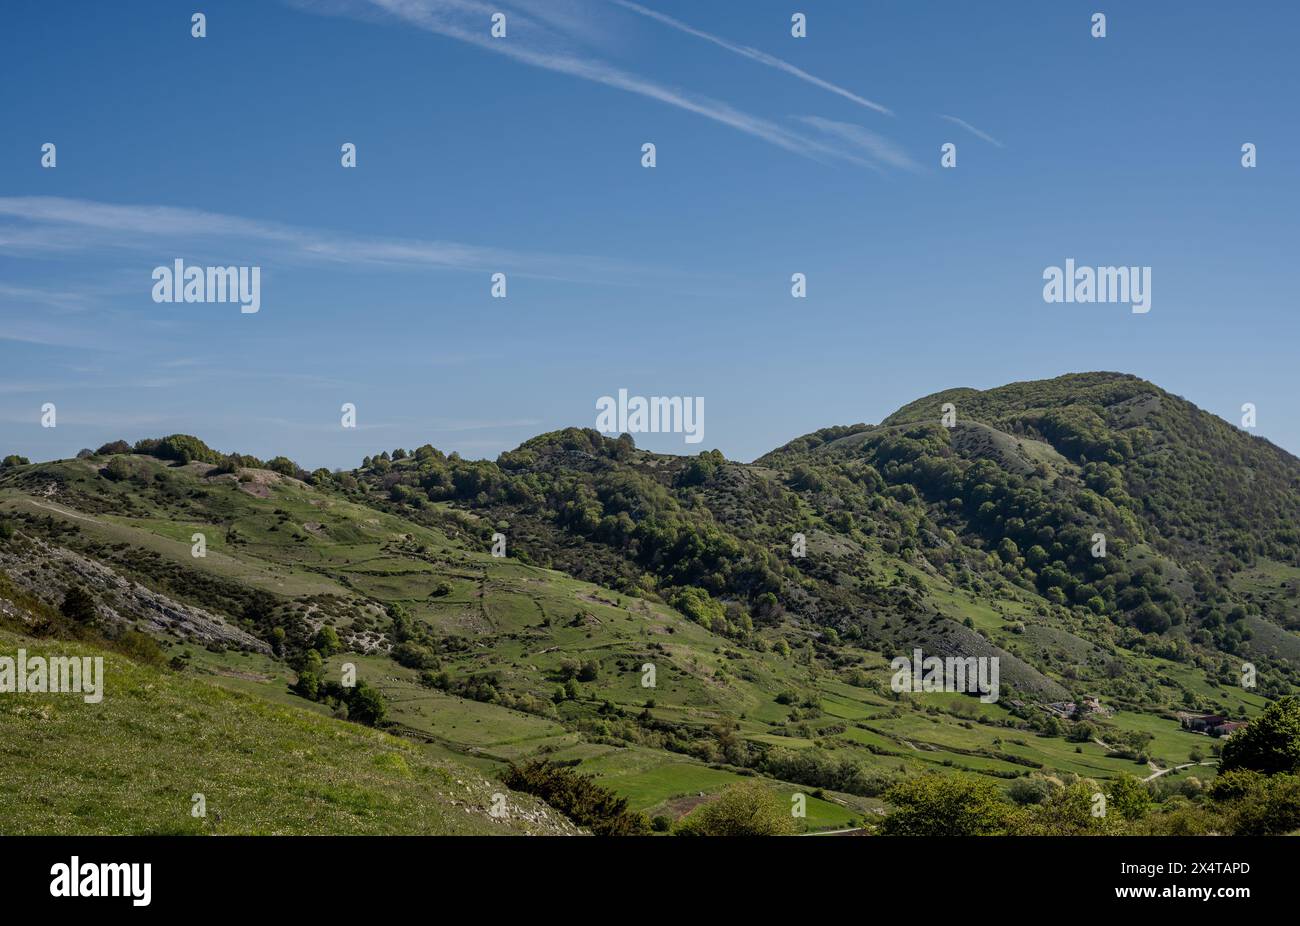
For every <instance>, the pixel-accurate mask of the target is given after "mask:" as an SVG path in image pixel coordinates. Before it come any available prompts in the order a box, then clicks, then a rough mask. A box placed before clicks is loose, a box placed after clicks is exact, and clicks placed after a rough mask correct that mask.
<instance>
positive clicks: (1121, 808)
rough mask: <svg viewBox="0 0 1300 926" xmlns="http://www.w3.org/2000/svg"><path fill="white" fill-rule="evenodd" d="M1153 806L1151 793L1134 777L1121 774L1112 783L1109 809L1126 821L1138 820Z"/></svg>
mask: <svg viewBox="0 0 1300 926" xmlns="http://www.w3.org/2000/svg"><path fill="white" fill-rule="evenodd" d="M1150 805H1151V792H1150V791H1148V790H1147V786H1146V785H1145V784H1143V783H1142V782H1140V781H1138V780H1137V779H1136V778H1134V777H1133V776H1132V775H1129V774H1127V773H1121V774H1120V775H1119V776H1118V777H1117V778H1115V779H1114V780H1113V781H1112V782H1111V783H1110V804H1109V809H1111V810H1114V811H1116V812H1117V813H1119V815H1120V816H1121V817H1123V818H1124V819H1125V820H1137V819H1139V818H1141V817H1142V815H1143V814H1145V813H1146V812H1147V808H1148V807H1149V806H1150Z"/></svg>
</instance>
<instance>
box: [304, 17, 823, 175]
mask: <svg viewBox="0 0 1300 926" xmlns="http://www.w3.org/2000/svg"><path fill="white" fill-rule="evenodd" d="M286 2H289V3H290V4H291V5H293V6H294V7H296V8H298V9H303V10H307V11H310V12H315V13H321V14H325V15H340V14H348V13H356V14H365V13H372V14H373V13H374V12H375V11H382V12H384V13H387V14H390V15H391V16H393V17H396V18H397V19H399V20H400V21H403V22H406V23H408V24H410V25H413V26H416V27H418V28H421V29H424V30H425V31H428V32H432V33H434V34H436V35H441V36H445V37H447V38H452V39H456V40H457V41H460V42H466V43H468V44H470V45H474V46H477V47H478V48H482V49H484V50H486V51H491V52H495V53H496V54H500V55H505V56H506V57H508V58H513V59H514V60H516V61H519V62H521V63H523V64H528V65H532V66H533V67H538V68H543V69H545V70H548V71H555V72H557V73H561V74H568V75H570V76H572V77H577V78H581V79H582V80H587V81H591V82H593V83H597V84H603V85H604V86H607V87H613V88H616V89H618V90H624V91H626V92H628V93H635V94H637V95H638V96H643V97H646V98H648V99H652V100H657V101H658V102H660V103H665V104H667V105H669V106H675V107H677V108H678V109H683V110H686V111H687V112H692V113H695V114H696V115H698V116H703V117H704V118H706V119H711V120H713V121H714V122H718V123H721V124H723V125H726V126H730V127H731V128H733V129H735V130H737V131H739V132H744V133H745V134H747V135H751V136H753V137H755V138H761V139H762V140H763V141H766V142H768V143H769V144H773V145H776V146H777V147H779V148H784V149H785V150H787V151H790V152H792V153H794V154H798V155H800V156H802V157H806V158H811V159H813V160H822V161H825V160H829V159H833V158H841V159H842V158H843V153H842V152H839V151H837V150H835V149H834V148H833V147H832V146H829V145H827V144H825V143H823V142H821V141H818V140H817V139H813V138H808V137H806V136H804V135H801V134H799V133H798V132H793V131H790V130H789V129H787V128H785V127H783V126H781V125H779V124H777V123H775V122H772V121H771V120H769V119H764V118H762V117H759V116H755V115H752V114H750V113H746V112H743V111H742V110H740V109H737V108H736V107H734V106H732V105H731V104H729V103H725V102H723V101H721V100H715V99H711V98H709V97H707V96H701V95H698V94H692V93H688V92H687V91H684V90H678V89H675V88H672V87H668V86H666V85H664V84H661V83H658V82H656V81H654V80H651V79H649V78H646V77H641V76H639V75H637V74H633V73H631V72H629V71H625V70H623V69H622V68H619V67H616V66H615V65H612V64H610V63H608V62H606V61H603V60H600V59H597V58H591V57H585V56H579V55H577V54H574V53H573V52H572V50H569V49H564V48H563V46H564V44H565V41H566V39H565V36H563V35H562V34H560V33H558V32H557V31H556V30H555V29H554V28H552V26H554V25H555V22H554V21H553V22H552V25H551V26H546V25H542V24H541V23H539V22H538V21H537V20H533V19H529V18H528V17H526V16H523V15H521V14H513V15H512V16H508V17H507V23H508V25H507V29H508V31H507V35H508V36H516V31H517V32H518V33H519V34H518V35H517V36H516V37H513V38H506V39H493V38H492V37H491V36H490V35H489V32H488V28H489V25H490V16H491V14H492V12H495V11H498V10H500V9H501V7H500V6H496V5H488V4H483V3H478V2H474V0H351V2H348V0H342V2H341V0H286ZM471 13H472V14H473V15H474V23H475V24H474V25H470V24H468V23H467V22H464V21H463V18H464V17H465V16H466V14H471ZM458 18H459V19H460V20H461V21H457V19H458ZM520 27H522V28H520Z"/></svg>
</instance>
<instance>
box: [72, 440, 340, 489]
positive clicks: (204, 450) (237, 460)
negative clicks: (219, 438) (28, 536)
mask: <svg viewBox="0 0 1300 926" xmlns="http://www.w3.org/2000/svg"><path fill="white" fill-rule="evenodd" d="M132 453H134V454H142V455H146V456H151V457H157V458H159V459H161V460H172V461H174V462H176V463H180V464H182V465H183V464H186V463H210V464H213V465H214V466H216V467H217V472H218V473H235V472H238V471H239V470H240V469H269V470H272V471H274V472H277V473H280V474H281V475H283V476H293V477H294V478H297V479H303V480H306V479H311V478H314V477H313V476H312V474H309V473H308V472H306V471H305V470H304V469H303V468H302V467H300V466H299V465H298V464H297V463H295V462H294V461H293V460H290V459H289V458H288V457H284V456H279V457H274V458H272V459H270V460H266V461H263V460H260V459H258V458H257V457H255V456H251V455H249V454H241V453H221V452H219V451H217V450H213V449H212V448H211V447H209V446H208V445H207V444H205V443H204V442H203V441H201V440H199V438H197V437H194V436H193V435H190V434H170V435H168V436H166V437H148V438H143V439H141V440H138V441H136V442H135V443H134V444H128V443H127V442H126V441H124V440H116V441H110V442H109V443H106V444H103V445H102V446H101V447H100V448H99V449H98V450H95V451H93V452H92V451H90V450H83V451H81V453H79V454H77V456H78V457H83V456H86V457H94V456H120V455H123V454H132ZM116 462H118V461H111V462H110V464H109V468H110V469H111V467H112V466H113V463H116ZM318 472H320V471H318ZM324 472H325V474H326V476H328V475H329V473H328V471H324ZM109 475H110V478H125V477H114V476H113V475H112V474H111V473H110V474H109ZM126 475H127V476H128V477H129V475H130V473H129V471H127V473H126Z"/></svg>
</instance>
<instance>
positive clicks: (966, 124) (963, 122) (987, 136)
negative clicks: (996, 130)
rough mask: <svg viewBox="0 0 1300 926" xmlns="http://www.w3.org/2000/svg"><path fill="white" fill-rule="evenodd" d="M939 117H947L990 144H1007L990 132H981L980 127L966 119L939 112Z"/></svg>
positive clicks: (999, 145)
mask: <svg viewBox="0 0 1300 926" xmlns="http://www.w3.org/2000/svg"><path fill="white" fill-rule="evenodd" d="M939 118H940V119H947V120H948V121H949V122H951V123H953V124H954V125H959V126H961V127H962V128H963V129H965V130H966V131H967V132H970V133H971V134H972V135H974V136H975V137H976V138H979V139H983V140H984V141H986V142H988V143H989V144H990V145H997V146H998V147H999V148H1005V147H1006V145H1004V144H1002V142H1000V141H998V140H997V139H996V138H994V137H993V136H992V135H990V134H989V133H988V132H981V131H980V130H979V129H977V128H975V126H973V125H971V124H970V123H969V122H967V121H966V120H965V119H958V118H957V117H956V116H946V115H944V114H943V113H940V114H939Z"/></svg>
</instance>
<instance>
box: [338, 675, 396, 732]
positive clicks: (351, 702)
mask: <svg viewBox="0 0 1300 926" xmlns="http://www.w3.org/2000/svg"><path fill="white" fill-rule="evenodd" d="M347 704H348V718H349V719H351V720H355V721H357V723H364V724H366V725H367V726H370V727H376V726H378V725H379V724H381V723H383V722H384V718H385V717H387V716H388V705H387V704H385V703H384V696H383V695H381V694H380V693H379V689H377V688H375V687H373V686H371V685H368V684H366V683H365V682H357V687H355V688H353V689H352V696H351V697H350V698H348V699H347Z"/></svg>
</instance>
